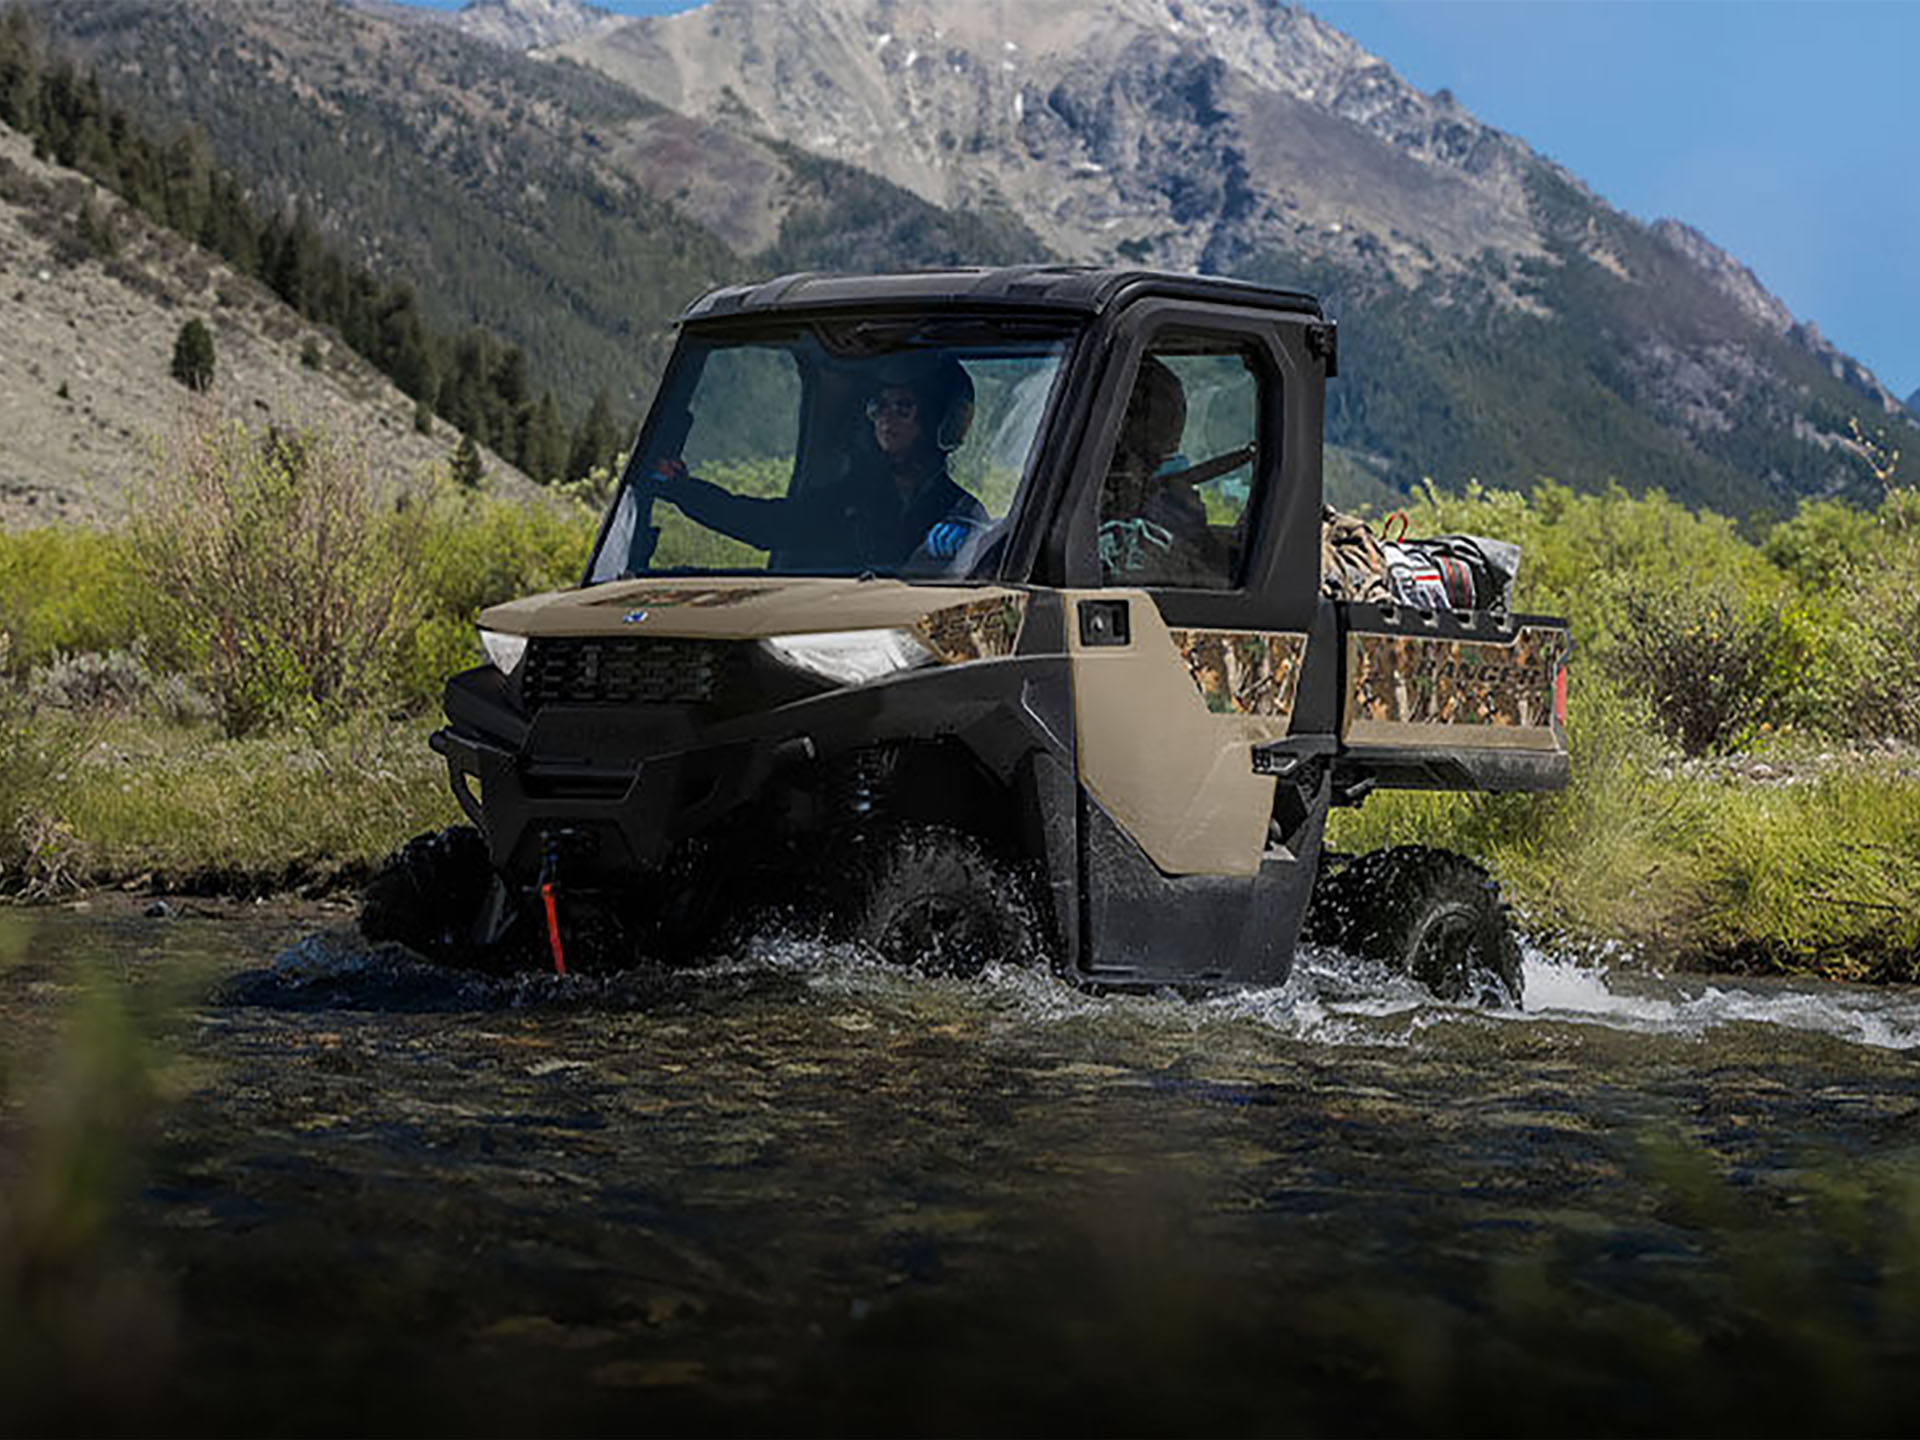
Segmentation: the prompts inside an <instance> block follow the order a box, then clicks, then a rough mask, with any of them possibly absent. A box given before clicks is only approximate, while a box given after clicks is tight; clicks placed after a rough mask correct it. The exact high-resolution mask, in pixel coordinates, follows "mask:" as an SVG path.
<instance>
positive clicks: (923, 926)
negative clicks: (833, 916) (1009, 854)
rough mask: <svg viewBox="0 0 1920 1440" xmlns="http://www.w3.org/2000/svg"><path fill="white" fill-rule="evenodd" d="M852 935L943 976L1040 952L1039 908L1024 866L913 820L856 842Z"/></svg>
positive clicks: (1033, 957) (885, 954)
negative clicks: (1020, 871)
mask: <svg viewBox="0 0 1920 1440" xmlns="http://www.w3.org/2000/svg"><path fill="white" fill-rule="evenodd" d="M854 875H855V883H856V885H857V887H858V888H857V890H856V892H855V894H854V896H853V900H852V904H851V906H850V907H849V910H848V913H847V920H848V926H847V928H848V930H849V931H850V934H851V938H852V939H854V940H857V941H859V942H860V943H862V944H864V945H866V946H868V947H869V948H871V949H872V950H873V951H874V952H875V953H877V954H878V955H880V956H881V958H883V959H885V960H888V961H891V962H893V963H894V964H898V965H907V966H912V967H914V968H916V969H919V970H923V971H926V972H928V973H931V974H938V975H960V976H966V975H977V974H978V973H979V972H980V971H981V970H983V969H984V968H986V966H988V965H990V964H996V963H999V964H1023V963H1031V962H1034V961H1038V960H1040V959H1041V958H1042V957H1043V956H1044V954H1045V945H1044V938H1043V933H1042V930H1041V923H1040V919H1039V913H1038V911H1037V910H1036V909H1035V908H1034V906H1033V904H1032V902H1031V900H1030V898H1029V897H1028V894H1027V887H1026V886H1025V885H1024V884H1023V883H1022V882H1021V878H1020V876H1019V874H1018V873H1017V872H1016V871H1015V870H1014V869H1013V868H1012V867H1011V866H1009V865H1008V864H1007V863H1006V862H1004V861H1003V860H1001V859H1000V858H999V857H998V856H996V855H995V854H993V852H992V851H990V850H988V849H987V848H986V846H984V845H983V844H981V843H980V842H979V841H978V840H976V839H974V838H973V837H972V836H970V835H965V834H962V833H961V832H959V831H957V830H948V829H944V828H942V827H940V826H932V825H921V826H908V827H902V828H901V829H898V830H894V831H891V832H888V833H886V834H884V835H878V836H875V837H873V838H872V839H871V840H868V841H866V842H865V843H863V844H862V845H860V846H859V847H858V850H857V852H856V863H855V866H854Z"/></svg>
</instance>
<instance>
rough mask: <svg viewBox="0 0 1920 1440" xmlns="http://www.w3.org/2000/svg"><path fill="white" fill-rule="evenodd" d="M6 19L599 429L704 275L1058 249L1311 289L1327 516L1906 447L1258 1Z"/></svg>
mask: <svg viewBox="0 0 1920 1440" xmlns="http://www.w3.org/2000/svg"><path fill="white" fill-rule="evenodd" d="M38 13H40V15H41V16H42V20H43V23H44V24H45V25H46V26H47V27H48V28H49V30H50V31H51V32H52V34H53V36H54V37H55V39H56V40H57V41H58V42H59V43H60V44H62V45H63V46H67V47H71V48H74V49H77V50H78V51H79V52H80V53H81V54H82V55H83V56H84V57H85V58H87V59H88V60H90V61H91V62H92V63H93V64H95V65H96V66H97V67H98V73H99V76H100V80H101V83H102V84H103V85H104V86H106V87H107V88H108V89H109V90H110V92H111V93H112V94H113V95H114V97H115V98H117V99H119V100H121V101H123V102H124V103H127V104H129V105H131V106H133V107H134V108H135V109H136V110H137V111H138V112H139V113H141V114H142V115H143V116H144V117H145V118H146V119H147V120H148V121H149V122H151V123H155V124H162V125H179V124H181V123H184V122H191V123H193V124H195V125H197V126H199V127H200V128H201V129H203V130H204V131H205V133H206V135H207V136H208V138H209V139H210V141H211V143H212V147H213V150H214V152H215V154H216V155H217V156H218V158H219V160H220V162H221V163H222V164H223V165H226V166H228V167H230V168H232V169H234V170H235V171H237V172H238V173H240V174H242V175H243V176H246V177H248V178H249V179H250V182H251V184H252V186H253V189H254V192H255V195H256V199H257V200H259V201H261V202H262V203H267V204H272V205H283V206H286V207H289V208H291V207H294V206H296V205H299V206H304V207H305V208H306V209H307V211H308V212H309V213H310V214H311V215H312V216H313V217H314V218H315V220H316V222H317V223H318V224H319V225H320V226H321V227H322V229H323V230H324V232H325V233H326V234H327V235H328V236H330V237H331V238H332V239H333V240H334V241H336V242H337V243H340V244H344V245H347V246H349V247H351V248H352V250H353V252H354V254H355V256H356V258H358V259H359V260H360V261H361V262H362V263H365V264H367V265H368V266H369V267H370V268H373V269H375V270H376V271H377V272H381V273H391V274H402V275H407V276H411V277H413V278H414V280H415V282H416V283H417V284H418V285H419V287H420V291H421V296H422V302H423V305H424V306H425V307H426V309H427V311H428V314H429V318H430V319H432V320H434V322H435V323H436V324H439V325H442V326H444V327H447V328H457V327H458V326H459V325H462V324H466V323H473V322H478V323H481V324H484V325H486V326H487V327H488V328H489V329H491V330H494V331H496V332H498V333H500V334H501V335H503V336H505V337H507V338H508V339H510V340H512V341H515V342H517V343H518V344H520V345H521V346H523V347H524V348H525V350H526V352H527V355H528V360H529V368H530V370H531V372H532V380H533V383H534V384H535V385H536V386H541V385H547V384H554V385H558V386H561V387H565V389H566V390H568V391H569V392H571V393H572V394H574V395H575V396H581V395H587V394H591V393H592V392H593V391H594V390H596V389H601V388H606V389H608V390H610V391H611V392H612V393H613V395H614V398H615V401H616V404H617V405H619V406H624V407H626V408H627V409H628V411H629V413H632V411H633V410H634V409H636V408H637V406H638V404H639V402H640V401H641V400H642V399H643V398H644V395H645V392H646V390H647V389H648V387H649V386H650V384H651V382H652V378H653V376H654V375H655V374H656V373H657V367H658V365H659V363H660V360H661V358H662V356H663V355H664V352H665V345H666V340H667V326H668V324H669V322H670V320H671V317H672V316H673V315H674V314H675V313H676V312H677V310H678V309H679V307H680V306H681V305H682V304H683V303H684V302H685V301H686V300H688V299H689V298H691V297H692V296H693V295H695V294H697V293H698V292H699V291H701V290H702V289H704V288H705V287H706V286H708V285H710V284H714V283H722V282H727V281H732V280H737V279H743V278H747V277H750V276H753V275H764V274H769V273H775V272H778V271H782V270H788V269H800V268H846V269H878V268H894V267H899V266H908V265H923V264H946V263H954V262H956V261H967V262H974V263H1001V262H1006V261H1012V260H1026V259H1041V258H1048V257H1054V258H1064V259H1069V260H1083V261H1090V262H1098V263H1123V264H1124V263H1142V264H1153V265H1162V266H1168V267H1172V268H1203V269H1209V270H1215V271H1221V272H1225V273H1229V274H1236V275H1241V276H1245V277H1248V278H1254V279H1262V280H1269V281H1275V282H1279V283H1284V284H1288V285H1298V286H1304V287H1306V288H1310V289H1313V290H1315V291H1317V292H1318V293H1321V294H1322V295H1323V296H1324V297H1325V298H1326V300H1327V303H1328V305H1329V308H1330V309H1331V310H1332V311H1333V312H1334V313H1335V314H1336V316H1337V317H1338V318H1339V319H1340V321H1341V326H1342V342H1341V343H1342V378H1341V379H1340V380H1339V381H1338V383H1337V384H1336V385H1335V386H1333V387H1332V388H1331V390H1330V394H1329V410H1328V436H1329V440H1330V442H1331V444H1332V447H1333V449H1332V455H1331V462H1330V474H1331V475H1332V476H1333V479H1334V486H1335V491H1336V494H1338V495H1340V496H1342V497H1344V498H1347V499H1353V498H1359V497H1373V498H1378V499H1383V500H1384V499H1386V498H1389V497H1390V496H1392V495H1394V494H1397V493H1399V492H1401V491H1403V490H1404V489H1405V487H1406V486H1408V485H1409V484H1411V483H1414V482H1417V481H1418V480H1419V479H1420V478H1421V477H1422V476H1433V477H1435V478H1436V479H1437V480H1438V481H1439V482H1440V483H1442V484H1444V485H1458V484H1460V483H1463V482H1464V481H1465V480H1467V479H1468V478H1470V477H1474V476H1477V477H1479V478H1481V479H1484V480H1486V481H1488V482H1489V483H1495V484H1502V485H1525V484H1527V483H1529V482H1530V481H1532V480H1533V479H1534V478H1535V477H1537V476H1540V475H1543V474H1544V475H1553V476H1556V477H1557V478H1560V479H1562V480H1565V481H1567V482H1569V483H1572V484H1574V485H1577V486H1581V487H1587V488H1591V487H1597V486H1601V485H1605V484H1607V483H1609V482H1610V481H1614V480H1618V481H1619V482H1620V483H1623V484H1626V485H1628V486H1629V487H1632V488H1636V489H1644V488H1650V487H1654V486H1659V487H1662V488H1664V489H1666V490H1667V491H1669V492H1670V493H1672V494H1675V495H1677V496H1679V497H1681V498H1683V499H1685V500H1688V501H1689V502H1692V503H1698V504H1708V505H1712V506H1713V507H1715V508H1717V509H1721V510H1723V511H1726V512H1728V513H1732V514H1737V515H1748V514H1755V513H1770V512H1778V511H1782V510H1786V509H1790V508H1791V507H1792V505H1793V504H1794V503H1795V502H1796V501H1797V499H1798V498H1800V497H1802V496H1806V495H1822V494H1853V495H1861V496H1865V495H1868V494H1873V493H1877V486H1876V485H1874V483H1873V482H1872V478H1871V477H1872V472H1871V467H1870V466H1869V464H1868V463H1867V461H1866V460H1865V458H1864V457H1863V456H1862V455H1861V454H1860V450H1859V445H1858V443H1857V441H1856V439H1855V432H1854V426H1855V425H1856V424H1859V425H1861V426H1863V427H1867V428H1873V427H1885V426H1889V425H1891V426H1904V425H1908V424H1911V423H1914V422H1912V421H1911V420H1910V419H1909V418H1907V417H1906V416H1905V413H1904V412H1903V411H1902V410H1901V409H1900V406H1899V402H1897V401H1896V400H1895V398H1894V397H1893V396H1892V395H1891V393H1890V392H1888V391H1887V390H1886V388H1885V387H1884V386H1882V385H1880V383H1879V382H1878V381H1877V380H1876V379H1875V378H1874V377H1873V376H1872V374H1871V373H1870V372H1869V371H1868V370H1867V369H1866V368H1865V367H1864V366H1861V365H1859V364H1858V363H1857V362H1856V361H1854V360H1852V359H1850V358H1849V357H1847V356H1845V355H1844V354H1842V353H1841V352H1839V351H1838V350H1837V349H1835V348H1834V347H1833V346H1832V345H1830V344H1829V343H1828V342H1826V341H1825V340H1824V339H1822V338H1821V337H1820V335H1819V333H1818V331H1817V329H1816V328H1815V327H1814V326H1812V325H1811V324H1809V323H1805V322H1803V321H1799V320H1796V318H1795V317H1794V316H1793V315H1792V314H1791V313H1790V312H1789V311H1788V310H1787V309H1786V307H1785V306H1783V305H1781V304H1780V302H1779V301H1778V300H1777V299H1776V298H1774V297H1773V296H1771V295H1769V294H1768V293H1767V292H1766V290H1765V288H1764V287H1763V286H1762V285H1761V284H1760V283H1759V281H1758V280H1757V279H1756V278H1755V277H1754V276H1753V275H1752V273H1751V272H1750V271H1749V270H1747V269H1746V268H1745V267H1744V266H1743V265H1741V264H1740V263H1739V262H1738V261H1737V260H1736V259H1734V258H1733V257H1731V256H1729V255H1727V254H1726V253H1725V252H1724V251H1722V250H1720V249H1719V248H1718V247H1717V246H1715V245H1714V244H1713V243H1712V242H1711V241H1710V240H1708V239H1707V238H1706V237H1705V236H1703V235H1701V234H1699V233H1698V232H1697V231H1695V230H1693V229H1691V228H1690V227H1687V226H1686V225H1684V224H1681V223H1679V222H1676V221H1661V222H1657V223H1655V224H1652V225H1648V224H1643V223H1641V222H1639V221H1638V220H1635V219H1634V218H1632V217H1630V216H1627V215H1624V214H1622V213H1620V212H1619V211H1617V210H1614V209H1613V208H1611V207H1610V206H1608V205H1607V204H1606V203H1605V202H1604V201H1603V200H1602V199H1601V198H1600V197H1599V196H1597V195H1595V194H1594V193H1593V192H1592V191H1591V190H1590V189H1588V188H1587V187H1586V186H1585V185H1583V184H1582V183H1581V182H1580V181H1579V180H1578V178H1577V177H1575V176H1573V175H1572V174H1570V173H1569V172H1567V171H1566V170H1565V169H1563V168H1562V167H1560V166H1557V165H1555V164H1553V163H1552V162H1550V161H1548V160H1546V159H1544V158H1542V157H1540V156H1538V155H1536V154H1535V153H1534V152H1533V151H1532V150H1531V149H1530V148H1529V147H1528V146H1527V145H1526V144H1525V143H1524V142H1523V141H1522V140H1520V139H1518V138H1516V137H1514V136H1510V135H1506V134H1504V133H1502V132H1500V131H1498V130H1496V129H1494V128H1492V127H1490V126H1487V125H1484V124H1483V123H1481V122H1480V121H1479V120H1477V119H1476V118H1475V117H1474V116H1473V115H1472V114H1470V113H1469V112H1468V111H1466V110H1465V108H1464V107H1462V106H1461V105H1459V104H1458V102H1456V101H1455V100H1454V99H1453V97H1452V96H1450V95H1449V94H1447V93H1446V92H1445V91H1440V92H1436V93H1434V94H1431V95H1428V94H1425V93H1423V92H1421V91H1419V90H1417V89H1415V88H1414V87H1412V86H1410V85H1408V84H1407V83H1406V82H1405V81H1404V80H1402V79H1401V78H1400V77H1399V76H1398V75H1397V74H1395V72H1394V71H1393V70H1392V69H1391V67H1390V66H1388V65H1387V64H1386V63H1385V62H1384V61H1382V60H1380V59H1379V58H1378V57H1375V56H1373V55H1370V54H1368V53H1367V52H1366V51H1365V50H1364V49H1362V48H1361V47H1360V46H1359V45H1357V44H1356V43H1355V42H1354V41H1352V40H1351V39H1350V38H1348V37H1347V36H1345V35H1343V34H1341V33H1340V32H1339V31H1338V30H1335V29H1334V28H1332V27H1331V26H1329V25H1327V24H1325V23H1324V22H1322V21H1320V20H1318V19H1317V18H1315V17H1314V16H1313V15H1311V14H1309V13H1307V12H1305V11H1302V10H1299V9H1294V8H1290V7H1286V6H1281V5H1278V4H1273V3H1268V0H1098V3H1096V0H1048V3H1047V4H1044V5H1037V4H1033V3H1030V0H1023V3H1019V4H1015V3H1012V0H782V3H781V4H779V5H778V6H777V8H776V7H775V6H773V5H771V4H768V3H764V0H710V3H708V4H707V5H705V6H703V7H701V8H700V9H697V10H693V11H688V12H685V13H683V14H680V15H676V16H669V17H652V18H644V19H638V20H631V21H626V22H623V23H619V24H614V25H607V24H603V23H602V22H601V21H600V20H598V19H595V18H593V17H591V16H587V18H589V19H592V21H593V28H591V29H590V30H587V31H585V32H583V33H581V34H578V35H576V36H574V37H573V38H571V39H569V40H566V41H564V42H562V43H560V44H558V45H557V46H556V45H552V44H550V43H549V44H543V45H540V46H535V47H533V48H531V49H526V48H523V43H522V42H523V41H525V40H526V39H527V38H529V37H536V36H537V37H540V38H542V39H543V40H547V39H548V38H549V37H554V36H558V35H559V34H561V33H563V31H562V30H556V29H553V28H552V23H553V22H555V21H556V20H559V19H564V17H568V16H571V17H574V18H575V19H578V18H580V17H581V16H583V15H585V14H586V12H585V10H584V7H580V8H576V7H574V6H571V5H565V4H561V3H559V0H483V3H479V4H476V5H474V6H472V7H469V12H462V15H464V16H466V17H467V20H468V22H469V23H470V26H471V28H472V33H467V32H466V31H465V30H463V28H462V16H461V15H457V16H454V17H452V19H451V20H449V19H448V18H447V17H445V16H439V15H435V14H433V13H432V12H427V11H419V10H410V9H409V10H402V9H398V8H395V7H392V6H383V5H377V4H373V3H366V4H360V5H352V6H349V5H346V4H342V3H338V0H330V3H319V0H316V3H307V4H297V5H296V4H276V3H271V0H165V3H162V0H61V3H60V4H58V5H52V6H48V7H46V8H44V9H42V10H41V11H40V12H38ZM488 17H490V19H489V23H487V24H485V25H482V24H480V21H481V20H482V19H488ZM494 20H497V21H499V22H500V23H499V24H497V25H496V24H492V23H491V21H494ZM569 23H570V22H569ZM476 37H484V38H476ZM1905 448H1907V449H1908V450H1909V452H1910V453H1920V437H1916V442H1910V443H1909V444H1907V445H1906V447H1905Z"/></svg>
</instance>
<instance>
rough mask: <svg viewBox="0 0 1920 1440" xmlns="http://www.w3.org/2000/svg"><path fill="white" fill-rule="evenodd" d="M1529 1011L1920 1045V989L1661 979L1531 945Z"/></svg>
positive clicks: (1548, 1017)
mask: <svg viewBox="0 0 1920 1440" xmlns="http://www.w3.org/2000/svg"><path fill="white" fill-rule="evenodd" d="M1525 964H1526V969H1525V981H1526V998H1525V1002H1524V1014H1525V1017H1526V1018H1529V1019H1536V1020H1543V1021H1557V1022H1562V1023H1568V1024H1588V1025H1606V1026H1610V1027H1613V1028H1615V1029H1621V1030H1632V1031H1638V1032H1641V1033H1653V1034H1680V1035H1701V1034H1704V1033H1706V1032H1707V1031H1708V1030H1711V1029H1714V1028H1717V1027H1719V1026H1723V1025H1737V1024H1749V1025H1774V1026H1778V1027H1780V1028H1781V1029H1785V1030H1796V1031H1803V1032H1806V1033H1810V1034H1816V1035H1830V1036H1832V1037H1834V1038H1835V1039H1839V1040H1846V1041H1850V1042H1852V1043H1853V1044H1856V1045H1870V1046H1873V1047H1875V1048H1878V1049H1884V1050H1913V1049H1920V995H1917V994H1916V993H1915V992H1914V991H1912V990H1909V989H1892V988H1887V987H1874V988H1869V987H1866V986H1856V985H1842V984H1837V983H1834V982H1831V981H1803V982H1793V981H1779V982H1761V981H1741V982H1729V981H1724V980H1722V981H1714V982H1709V981H1706V980H1684V979H1672V978H1664V979H1655V978H1652V977H1636V976H1631V975H1627V974H1624V973H1622V972H1620V971H1617V970H1615V969H1613V968H1611V967H1608V966H1606V965H1604V964H1594V963H1585V964H1582V963H1578V962H1574V961H1568V960H1557V959H1555V958H1553V957H1552V956H1549V955H1546V954H1543V953H1542V952H1540V951H1538V950H1535V949H1532V948H1531V947H1529V948H1528V949H1527V951H1526V952H1525Z"/></svg>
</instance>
